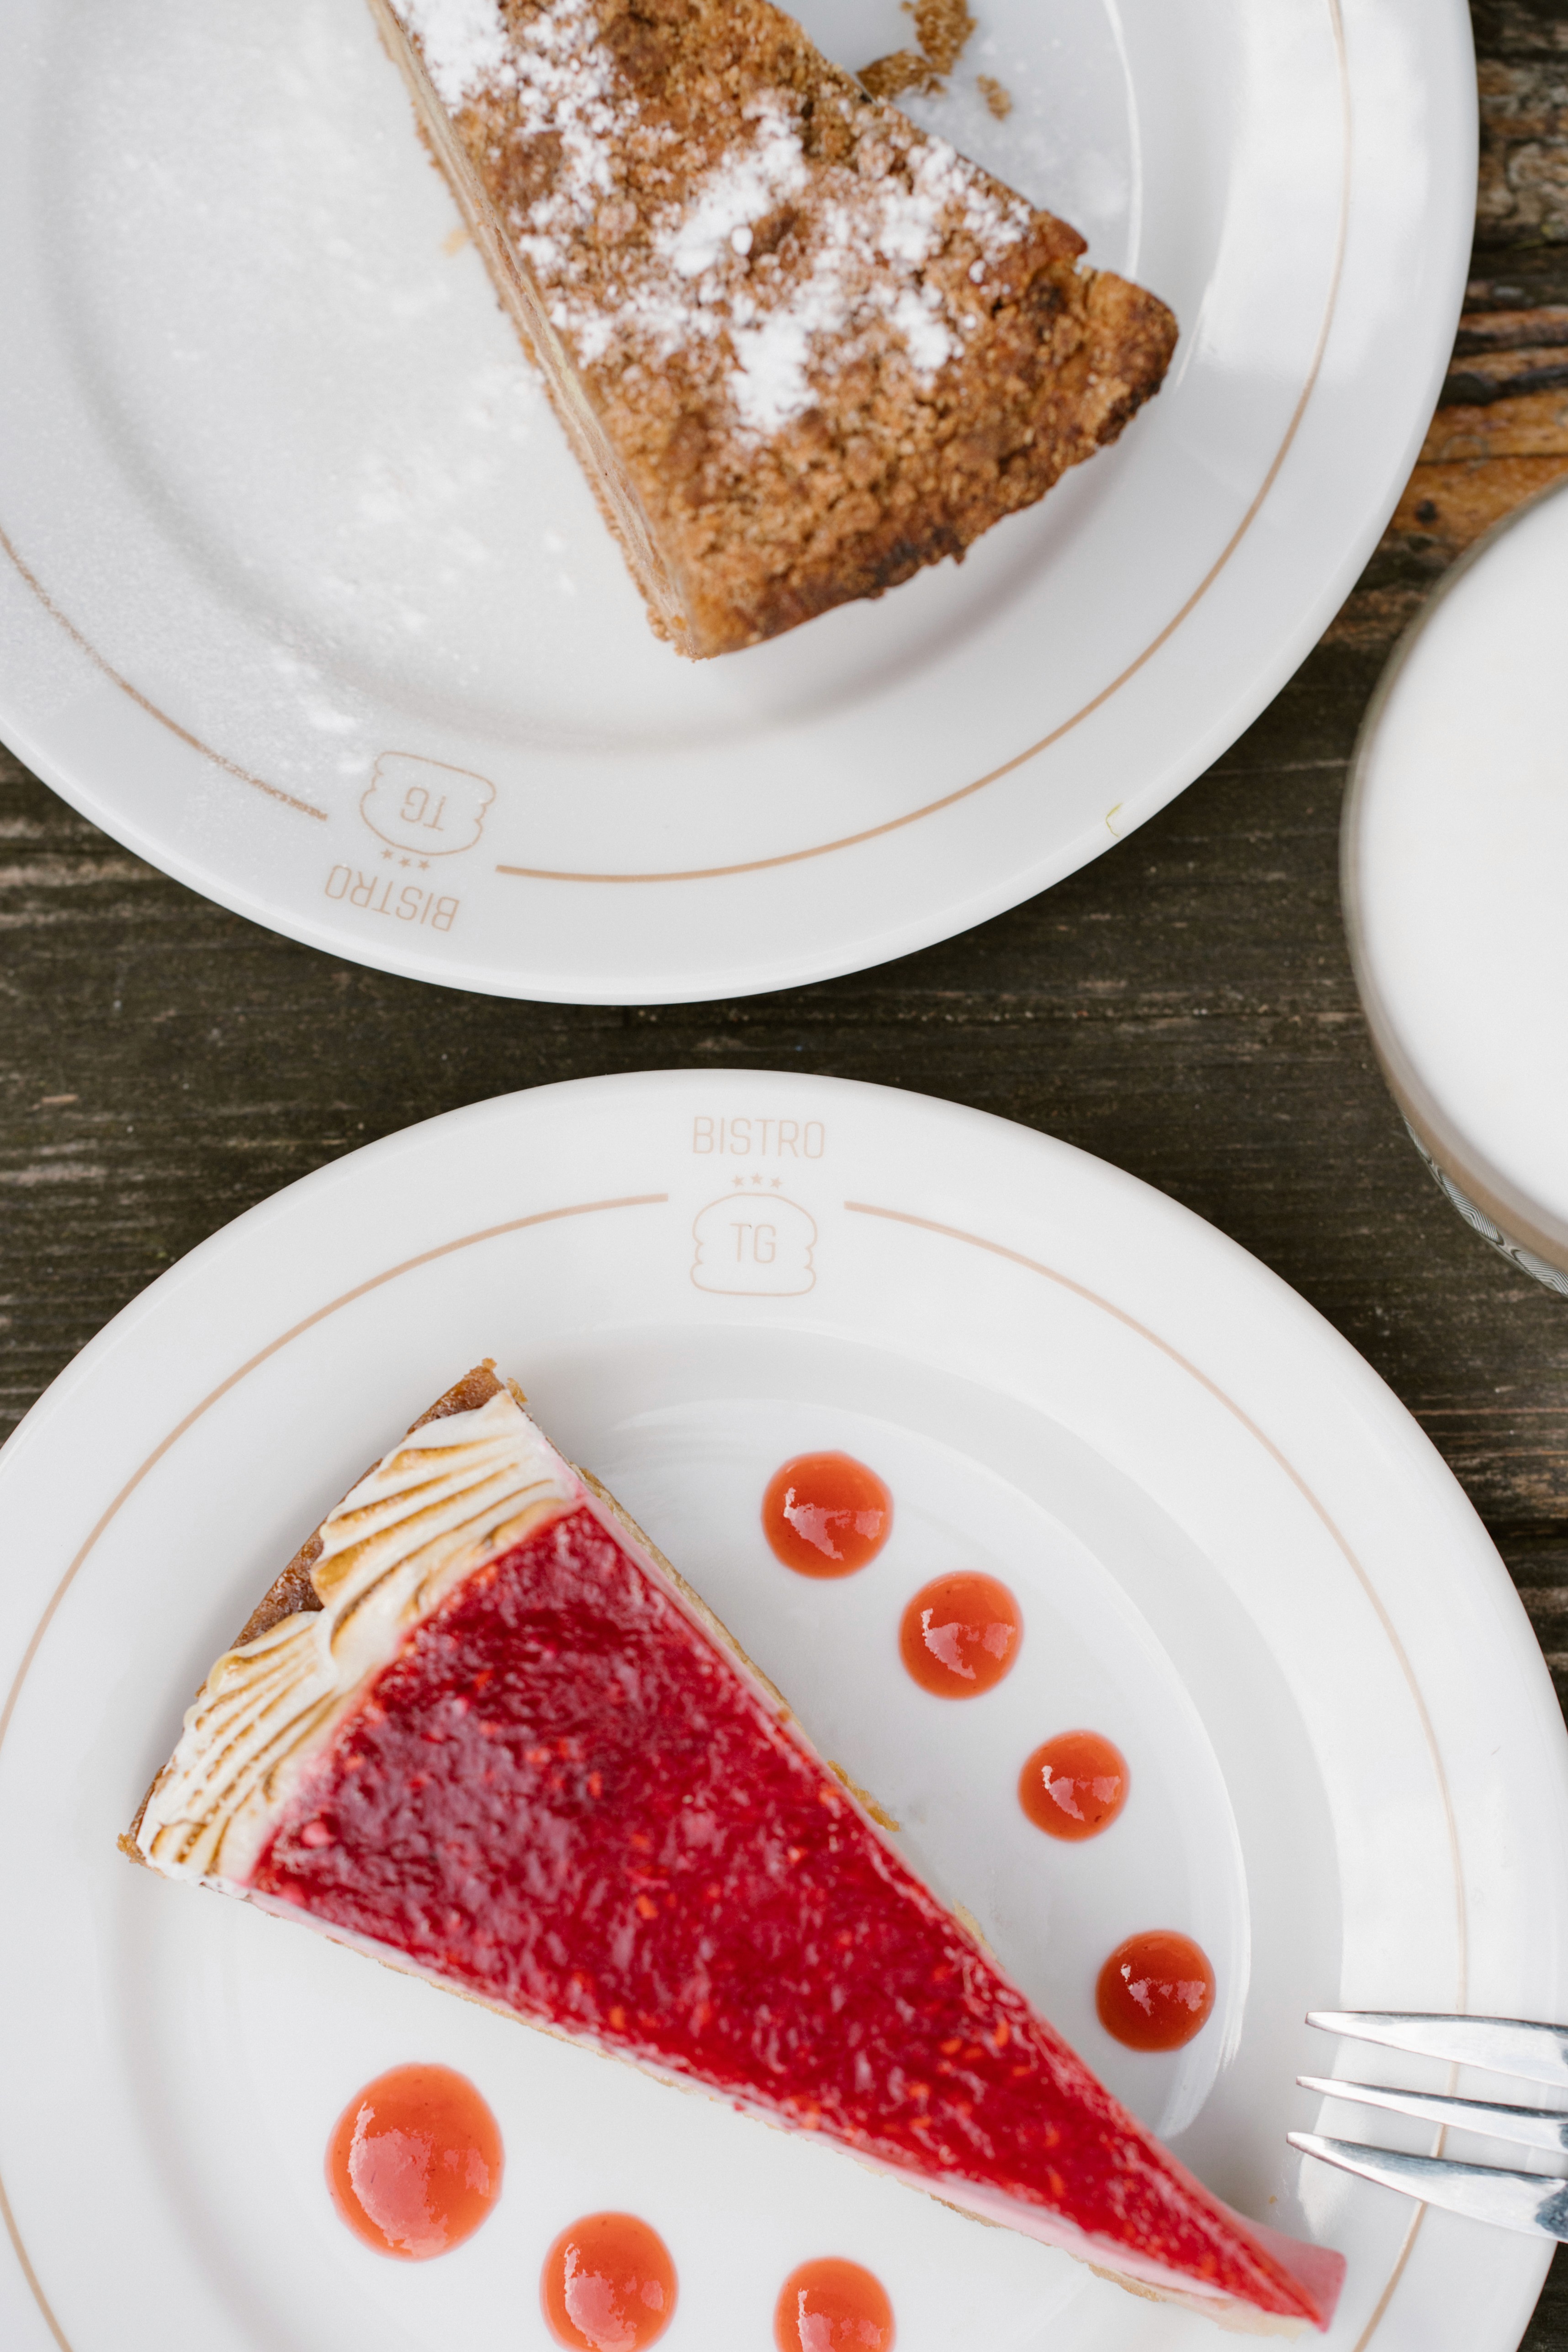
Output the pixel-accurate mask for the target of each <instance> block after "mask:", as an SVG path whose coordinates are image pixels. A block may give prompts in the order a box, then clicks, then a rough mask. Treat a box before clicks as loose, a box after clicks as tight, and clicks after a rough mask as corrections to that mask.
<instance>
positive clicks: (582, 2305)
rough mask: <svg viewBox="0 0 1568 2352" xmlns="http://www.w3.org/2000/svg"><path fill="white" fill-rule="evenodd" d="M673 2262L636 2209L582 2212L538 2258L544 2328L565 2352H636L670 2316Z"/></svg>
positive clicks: (653, 2341) (652, 2341) (651, 2341)
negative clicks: (540, 2261)
mask: <svg viewBox="0 0 1568 2352" xmlns="http://www.w3.org/2000/svg"><path fill="white" fill-rule="evenodd" d="M675 2294H676V2285H675V2264H674V2263H672V2262H671V2261H670V2259H669V2249H668V2246H667V2245H666V2244H665V2242H664V2240H663V2239H662V2238H661V2237H660V2236H659V2234H658V2231H657V2230H650V2229H649V2228H648V2225H647V2222H646V2221H638V2220H637V2215H636V2214H635V2213H588V2214H585V2215H584V2218H583V2220H582V2221H574V2222H573V2224H572V2226H571V2228H570V2229H569V2230H563V2231H562V2232H561V2235H560V2236H559V2237H558V2238H557V2239H556V2241H555V2243H554V2244H553V2245H552V2247H551V2249H550V2252H548V2253H547V2254H546V2255H545V2257H544V2268H543V2271H542V2273H541V2274H540V2281H539V2299H540V2302H541V2304H542V2306H543V2310H544V2320H545V2325H546V2326H547V2327H548V2328H549V2330H550V2332H551V2334H552V2336H554V2338H555V2341H556V2342H557V2344H565V2345H567V2346H569V2347H571V2352H642V2347H643V2346H644V2345H646V2344H657V2343H658V2339H659V2337H660V2336H662V2335H663V2334H664V2331H665V2329H666V2328H667V2327H668V2326H669V2323H670V2321H671V2319H672V2318H673V2317H674V2316H675Z"/></svg>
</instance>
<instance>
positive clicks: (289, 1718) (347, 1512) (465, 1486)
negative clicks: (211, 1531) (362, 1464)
mask: <svg viewBox="0 0 1568 2352" xmlns="http://www.w3.org/2000/svg"><path fill="white" fill-rule="evenodd" d="M583 1492H584V1490H583V1487H582V1485H581V1483H580V1481H579V1480H578V1478H577V1477H576V1475H575V1474H574V1471H573V1470H572V1469H571V1468H570V1466H569V1465H567V1464H566V1463H565V1462H563V1459H562V1457H561V1456H560V1454H557V1453H556V1451H555V1449H554V1447H553V1446H552V1445H551V1444H550V1443H549V1441H548V1439H546V1438H545V1437H544V1435H543V1434H542V1432H541V1431H540V1430H538V1429H536V1428H535V1426H534V1424H533V1423H532V1422H531V1421H530V1419H529V1417H528V1415H527V1414H526V1413H525V1412H522V1411H521V1409H520V1408H519V1406H518V1405H517V1404H516V1403H515V1402H514V1401H513V1399H512V1398H511V1397H510V1395H509V1394H508V1392H507V1391H505V1390H504V1389H503V1390H501V1391H500V1392H499V1393H498V1394H496V1395H495V1396H492V1397H491V1398H489V1401H488V1402H486V1403H485V1404H483V1405H481V1406H479V1408H478V1410H477V1411H475V1412H460V1413H450V1414H448V1415H447V1416H446V1417H445V1418H444V1419H443V1420H440V1421H433V1422H427V1423H426V1424H425V1425H424V1427H422V1428H420V1429H416V1430H415V1431H413V1432H412V1433H411V1434H410V1435H409V1436H407V1437H405V1439H404V1440H403V1442H402V1444H400V1445H399V1446H398V1447H397V1448H396V1449H395V1452H393V1453H391V1454H387V1455H386V1456H385V1457H384V1459H383V1460H382V1461H380V1462H378V1463H377V1465H376V1466H375V1468H374V1470H373V1471H372V1472H371V1473H370V1475H369V1476H368V1477H365V1478H363V1479H361V1481H360V1483H359V1485H358V1486H355V1487H354V1489H353V1492H352V1493H351V1494H349V1495H347V1496H344V1498H343V1500H342V1502H341V1503H340V1504H339V1506H338V1507H337V1509H336V1510H335V1511H333V1512H332V1513H331V1516H330V1517H328V1518H327V1519H326V1520H325V1521H324V1522H323V1524H322V1527H321V1557H320V1558H319V1559H317V1561H316V1563H315V1566H314V1567H313V1568H312V1570H311V1571H310V1581H311V1584H312V1585H313V1587H314V1588H315V1591H316V1594H317V1596H318V1598H319V1600H320V1601H321V1607H320V1609H316V1610H303V1611H300V1612H299V1613H298V1614H296V1615H294V1616H291V1617H285V1618H283V1619H281V1620H280V1621H279V1623H277V1624H276V1625H274V1626H272V1627H271V1628H270V1630H269V1631H268V1632H267V1633H262V1634H259V1635H258V1637H257V1639H256V1640H255V1641H253V1642H247V1643H244V1644H243V1645H242V1646H241V1647H240V1648H238V1649H234V1650H228V1651H226V1652H225V1654H224V1655H223V1656H222V1657H221V1658H219V1660H218V1661H217V1664H216V1665H215V1666H214V1668H213V1670H212V1672H211V1673H210V1674H209V1675H208V1676H207V1678H206V1681H205V1684H204V1685H203V1686H202V1688H201V1690H200V1692H199V1693H198V1695H197V1697H196V1701H195V1706H192V1707H190V1708H189V1709H188V1710H187V1712H186V1716H185V1727H184V1732H183V1733H182V1735H181V1738H180V1743H179V1746H178V1747H177V1748H175V1750H174V1755H173V1757H172V1758H171V1759H170V1761H169V1763H168V1764H167V1765H166V1766H165V1768H164V1769H163V1772H161V1773H160V1774H159V1776H158V1780H157V1781H156V1783H155V1784H154V1786H153V1793H152V1795H151V1796H150V1798H149V1799H148V1801H147V1807H146V1811H145V1812H144V1813H143V1814H142V1822H141V1826H140V1828H139V1829H138V1831H137V1833H136V1842H137V1844H138V1846H139V1848H140V1850H141V1852H142V1855H143V1857H144V1858H145V1860H146V1861H148V1862H149V1863H151V1864H152V1865H153V1868H154V1869H156V1870H161V1871H163V1872H164V1873H165V1874H167V1875H168V1876H170V1877H191V1878H209V1879H216V1880H218V1881H219V1882H220V1883H222V1884H223V1885H227V1886H229V1887H233V1888H236V1889H239V1888H241V1887H243V1885H244V1884H245V1882H246V1880H247V1877H248V1876H249V1874H250V1872H251V1871H252V1869H253V1868H254V1867H255V1864H256V1862H257V1859H258V1856H259V1854H260V1853H261V1850H262V1847H263V1846H264V1845H265V1843H266V1842H267V1838H268V1834H269V1832H270V1830H271V1827H272V1823H273V1821H274V1820H275V1818H276V1816H277V1813H278V1811H279V1808H280V1806H281V1805H282V1803H283V1801H284V1800H285V1798H286V1797H287V1795H288V1793H289V1790H290V1789H291V1788H292V1786H293V1785H294V1783H295V1781H296V1780H297V1779H298V1777H299V1774H300V1770H301V1769H302V1768H303V1766H304V1765H305V1764H306V1763H307V1762H308V1761H309V1760H310V1758H311V1757H312V1756H313V1755H315V1754H316V1753H317V1752H319V1750H320V1749H321V1748H322V1747H324V1746H325V1744H326V1742H327V1740H328V1739H329V1738H331V1733H332V1731H333V1729H334V1728H335V1727H336V1725H337V1723H338V1722H339V1720H340V1719H341V1717H342V1715H343V1713H344V1712H345V1710H346V1709H347V1707H348V1706H350V1704H351V1703H352V1702H353V1699H354V1697H355V1696H357V1694H358V1693H359V1691H360V1690H361V1689H362V1688H363V1685H365V1683H366V1682H367V1681H369V1679H370V1678H371V1676H372V1675H375V1674H377V1673H378V1672H379V1671H380V1669H381V1668H382V1667H383V1666H384V1665H386V1664H388V1663H389V1661H390V1660H391V1659H392V1657H393V1656H394V1654H395V1652H396V1651H397V1649H398V1647H399V1645H400V1643H402V1642H403V1641H404V1639H405V1636H406V1635H407V1633H409V1632H410V1631H411V1630H412V1628H413V1627H414V1626H415V1625H416V1624H417V1623H418V1622H419V1621H420V1620H421V1619H422V1618H424V1617H426V1616H428V1615H429V1614H430V1612H432V1611H433V1610H434V1609H435V1608H437V1606H438V1604H439V1603H440V1601H442V1600H444V1599H445V1598H446V1596H447V1593H449V1592H450V1591H452V1590H453V1588H454V1587H455V1586H456V1585H457V1584H458V1583H459V1582H460V1581H461V1580H462V1579H463V1578H464V1577H465V1576H468V1574H470V1573H471V1572H472V1570H474V1569H476V1568H478V1567H479V1566H480V1565H481V1564H482V1563H483V1562H484V1561H485V1560H487V1559H494V1558H495V1557H496V1556H497V1555H498V1554H499V1553H500V1552H503V1551H506V1550H509V1549H510V1547H511V1546H512V1545H513V1544H515V1543H518V1542H521V1539H522V1538H523V1537H524V1536H525V1535H527V1534H529V1533H530V1532H531V1529H533V1528H536V1527H538V1526H539V1525H540V1524H541V1522H542V1520H545V1519H548V1518H551V1517H555V1516H556V1515H557V1514H559V1513H560V1512H561V1511H563V1510H566V1509H570V1508H572V1507H574V1506H575V1505H576V1504H577V1503H579V1502H580V1501H581V1500H582V1499H583Z"/></svg>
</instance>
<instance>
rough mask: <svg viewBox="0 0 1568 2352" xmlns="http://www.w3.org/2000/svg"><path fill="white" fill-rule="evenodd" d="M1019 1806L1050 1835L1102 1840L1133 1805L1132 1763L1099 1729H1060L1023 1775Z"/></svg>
mask: <svg viewBox="0 0 1568 2352" xmlns="http://www.w3.org/2000/svg"><path fill="white" fill-rule="evenodd" d="M1018 1802H1019V1803H1020V1804H1021V1805H1022V1806H1023V1808H1024V1811H1026V1813H1027V1814H1028V1816H1029V1819H1030V1820H1031V1821H1032V1822H1034V1824H1035V1827H1036V1828H1037V1829H1038V1830H1044V1831H1045V1832H1046V1833H1047V1836H1048V1837H1054V1838H1075V1839H1076V1838H1091V1837H1098V1836H1099V1834H1100V1831H1101V1830H1108V1829H1109V1828H1110V1824H1111V1822H1113V1821H1114V1820H1115V1819H1116V1816H1117V1814H1118V1813H1119V1812H1120V1811H1121V1808H1122V1806H1123V1805H1124V1804H1125V1803H1126V1802H1127V1759H1126V1758H1125V1757H1124V1756H1123V1755H1122V1753H1121V1749H1120V1748H1113V1747H1112V1746H1111V1744H1110V1740H1109V1739H1102V1738H1100V1734H1099V1732H1098V1731H1059V1732H1058V1734H1057V1736H1056V1738H1054V1739H1047V1741H1046V1743H1045V1745H1044V1747H1043V1748H1036V1750H1035V1752H1034V1754H1033V1755H1032V1756H1031V1757H1030V1759H1029V1760H1028V1762H1027V1763H1026V1765H1025V1767H1024V1769H1023V1770H1022V1771H1021V1772H1020V1773H1019V1775H1018Z"/></svg>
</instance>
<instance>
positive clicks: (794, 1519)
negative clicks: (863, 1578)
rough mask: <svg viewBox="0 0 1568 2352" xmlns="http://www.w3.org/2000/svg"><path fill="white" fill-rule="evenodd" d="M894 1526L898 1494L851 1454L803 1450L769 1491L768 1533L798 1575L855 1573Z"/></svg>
mask: <svg viewBox="0 0 1568 2352" xmlns="http://www.w3.org/2000/svg"><path fill="white" fill-rule="evenodd" d="M892 1527H893V1498H892V1496H891V1495H889V1492H888V1490H887V1488H886V1486H883V1484H882V1481H881V1480H880V1478H879V1477H878V1475H877V1474H876V1472H875V1471H874V1470H868V1468H867V1467H866V1465H865V1464H864V1462H857V1461H856V1459H855V1457H854V1455H853V1454H796V1455H795V1459H794V1460H793V1461H791V1462H786V1463H785V1464H784V1468H783V1469H782V1470H775V1471H774V1472H773V1476H772V1477H771V1478H770V1479H769V1481H768V1489H767V1493H766V1494H765V1495H764V1496H763V1534H764V1535H765V1536H766V1537H767V1539H768V1541H769V1543H770V1544H771V1545H772V1546H773V1550H774V1552H775V1553H776V1555H777V1556H778V1558H779V1559H782V1560H783V1562H784V1566H785V1567H786V1568H793V1569H794V1570H795V1573H796V1575H797V1576H853V1574H854V1573H855V1570H857V1569H858V1568H864V1567H865V1566H866V1565H867V1563H868V1561H869V1560H873V1559H876V1557H877V1554H878V1553H879V1551H880V1550H881V1549H882V1546H883V1545H884V1544H885V1543H886V1542H887V1540H888V1538H889V1535H890V1534H891V1532H892Z"/></svg>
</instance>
